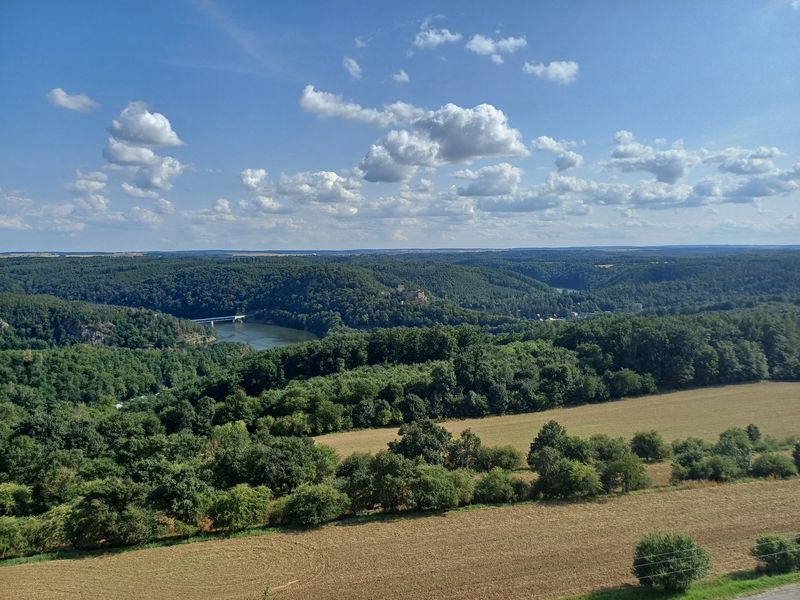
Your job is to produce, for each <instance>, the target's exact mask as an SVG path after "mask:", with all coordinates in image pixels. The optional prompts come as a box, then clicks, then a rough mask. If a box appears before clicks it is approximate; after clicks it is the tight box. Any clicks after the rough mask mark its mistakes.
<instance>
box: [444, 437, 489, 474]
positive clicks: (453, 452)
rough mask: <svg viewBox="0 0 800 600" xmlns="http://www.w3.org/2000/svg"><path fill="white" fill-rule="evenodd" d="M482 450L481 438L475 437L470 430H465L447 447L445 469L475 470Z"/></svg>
mask: <svg viewBox="0 0 800 600" xmlns="http://www.w3.org/2000/svg"><path fill="white" fill-rule="evenodd" d="M482 450H483V448H482V447H481V438H479V437H478V436H477V435H475V434H474V433H473V432H472V430H471V429H465V430H464V431H462V432H461V435H460V436H459V438H458V439H457V440H453V441H452V442H450V443H449V444H448V446H447V461H446V464H447V468H448V469H475V468H477V464H478V459H479V456H480V454H481V451H482Z"/></svg>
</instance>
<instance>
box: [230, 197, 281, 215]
mask: <svg viewBox="0 0 800 600" xmlns="http://www.w3.org/2000/svg"><path fill="white" fill-rule="evenodd" d="M239 208H240V209H242V211H243V212H245V213H247V214H250V215H255V216H262V215H272V214H278V213H287V212H291V211H290V209H289V207H287V206H285V205H284V204H282V203H280V202H278V201H276V200H274V199H273V198H271V197H270V196H264V195H258V196H256V197H255V199H253V200H240V201H239Z"/></svg>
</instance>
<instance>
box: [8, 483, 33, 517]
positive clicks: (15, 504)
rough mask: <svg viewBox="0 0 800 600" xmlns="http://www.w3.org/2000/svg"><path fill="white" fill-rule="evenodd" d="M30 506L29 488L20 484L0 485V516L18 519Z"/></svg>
mask: <svg viewBox="0 0 800 600" xmlns="http://www.w3.org/2000/svg"><path fill="white" fill-rule="evenodd" d="M30 505H31V488H30V486H27V485H22V484H20V483H0V515H6V516H9V517H19V516H22V515H24V514H27V512H28V510H29V509H30Z"/></svg>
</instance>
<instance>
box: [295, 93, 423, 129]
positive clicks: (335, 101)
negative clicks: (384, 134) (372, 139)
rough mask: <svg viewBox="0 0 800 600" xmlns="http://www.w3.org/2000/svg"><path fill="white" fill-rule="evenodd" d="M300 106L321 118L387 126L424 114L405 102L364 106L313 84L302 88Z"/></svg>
mask: <svg viewBox="0 0 800 600" xmlns="http://www.w3.org/2000/svg"><path fill="white" fill-rule="evenodd" d="M300 108H302V109H303V110H304V111H306V112H310V113H313V114H316V115H318V116H320V117H322V118H331V117H333V118H338V119H347V120H349V121H360V122H362V123H367V124H369V125H375V126H376V127H388V126H389V125H393V124H396V123H401V122H404V121H408V120H410V119H413V118H418V117H421V116H423V115H424V114H426V112H425V111H424V110H422V109H420V108H417V107H416V106H413V105H411V104H407V103H405V102H395V103H393V104H387V105H385V106H384V107H383V110H377V109H375V108H365V107H363V106H361V105H360V104H356V103H355V102H349V101H347V100H345V99H344V98H343V97H342V96H339V95H337V94H331V93H329V92H323V91H321V90H317V89H315V88H314V86H313V85H307V86H306V87H305V88H303V92H302V93H301V95H300Z"/></svg>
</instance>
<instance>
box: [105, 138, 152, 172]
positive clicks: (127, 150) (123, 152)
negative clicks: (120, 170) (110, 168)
mask: <svg viewBox="0 0 800 600" xmlns="http://www.w3.org/2000/svg"><path fill="white" fill-rule="evenodd" d="M103 156H104V157H105V159H106V160H107V161H108V162H110V163H112V164H115V165H124V166H131V165H135V166H142V165H152V164H153V163H155V162H157V161H158V155H157V154H156V153H155V152H153V151H152V150H151V149H150V148H147V147H145V146H136V145H133V144H128V143H126V142H123V141H120V140H117V139H115V138H113V137H109V138H108V141H107V142H106V145H105V147H104V148H103Z"/></svg>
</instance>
